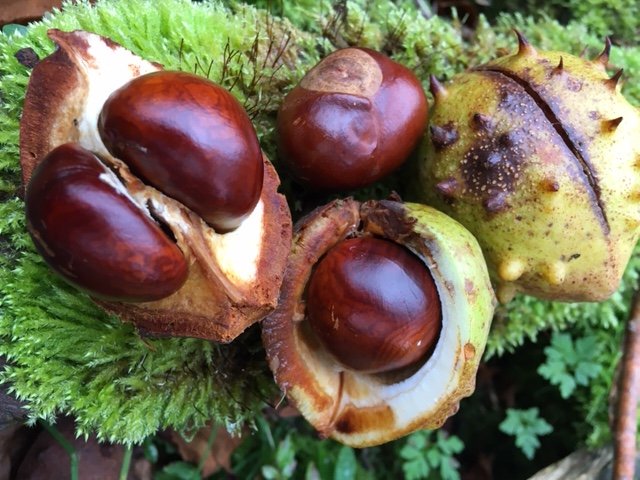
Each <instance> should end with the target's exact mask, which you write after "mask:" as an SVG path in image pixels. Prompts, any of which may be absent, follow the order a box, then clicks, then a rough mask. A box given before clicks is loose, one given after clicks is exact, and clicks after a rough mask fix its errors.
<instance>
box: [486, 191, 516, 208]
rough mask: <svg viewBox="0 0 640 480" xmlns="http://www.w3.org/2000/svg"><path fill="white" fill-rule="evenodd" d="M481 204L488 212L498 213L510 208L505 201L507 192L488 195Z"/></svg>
mask: <svg viewBox="0 0 640 480" xmlns="http://www.w3.org/2000/svg"><path fill="white" fill-rule="evenodd" d="M482 206H483V207H484V209H485V210H486V211H487V212H488V213H500V212H503V211H505V210H508V209H509V208H510V205H509V204H508V203H507V193H506V192H500V193H497V194H495V195H493V196H491V197H488V198H486V199H485V200H484V202H483V203H482Z"/></svg>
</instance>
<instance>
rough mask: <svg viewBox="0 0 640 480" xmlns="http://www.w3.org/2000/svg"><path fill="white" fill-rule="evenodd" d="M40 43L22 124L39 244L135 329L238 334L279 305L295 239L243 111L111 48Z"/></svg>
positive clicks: (69, 40)
mask: <svg viewBox="0 0 640 480" xmlns="http://www.w3.org/2000/svg"><path fill="white" fill-rule="evenodd" d="M49 36H50V37H51V38H52V39H53V40H54V41H55V42H56V43H57V44H58V46H59V49H58V50H57V51H56V52H55V53H53V54H52V55H51V56H49V57H47V58H45V59H43V60H42V61H41V62H40V63H39V64H38V65H37V66H36V68H35V69H34V71H33V73H32V76H31V79H30V82H29V87H28V90H27V95H26V98H25V106H24V112H23V116H22V121H21V127H20V161H21V165H22V170H23V178H24V182H25V185H26V203H27V220H28V224H29V229H30V232H31V234H32V237H33V239H34V243H35V244H36V247H37V248H38V249H39V250H40V252H41V253H42V254H43V256H44V258H45V260H47V262H48V263H49V264H50V265H51V266H52V267H53V268H54V269H55V270H56V271H58V272H59V273H61V274H62V275H63V276H64V277H65V278H66V279H67V280H68V281H70V282H71V283H73V284H75V285H76V286H78V287H80V288H82V289H85V290H87V291H88V292H89V293H90V294H91V295H92V296H93V297H94V300H95V301H96V302H97V303H98V304H100V305H101V306H103V307H104V308H105V309H107V310H109V311H112V312H115V313H117V314H118V315H120V316H121V318H123V319H125V320H129V321H132V322H134V323H135V324H136V325H137V326H138V327H139V328H140V329H141V330H143V331H145V332H149V333H154V334H163V335H183V336H197V337H203V338H208V339H212V340H217V341H225V342H226V341H230V340H232V339H234V338H235V337H236V336H237V335H239V334H240V333H241V332H242V331H243V330H244V329H245V328H247V327H248V326H249V325H251V324H252V323H254V322H256V321H258V320H260V319H262V318H263V317H264V315H265V314H267V313H268V312H269V311H271V310H272V309H273V308H274V307H275V305H276V302H277V296H278V291H279V287H280V283H281V281H282V275H283V271H284V268H285V264H286V256H287V254H288V251H289V247H290V239H291V217H290V213H289V210H288V208H287V204H286V200H285V198H284V197H283V196H282V195H280V194H278V193H277V188H278V184H279V179H278V176H277V174H276V172H275V170H274V169H273V166H272V165H271V163H270V162H269V161H268V159H267V158H266V157H265V156H264V155H263V154H262V152H261V151H260V147H259V144H258V140H257V137H256V134H255V131H254V129H253V126H252V125H251V122H250V120H249V118H248V116H247V115H246V113H245V112H244V111H243V109H242V107H241V106H240V105H239V104H238V102H237V101H236V100H235V99H233V97H232V96H231V94H230V93H229V92H226V91H225V90H223V89H222V88H220V87H219V86H217V85H215V84H213V83H211V82H209V81H208V80H206V79H203V78H200V77H197V76H195V75H192V74H187V73H182V72H165V71H162V70H161V66H160V65H157V64H153V63H150V62H147V61H145V60H143V59H141V58H139V57H137V56H135V55H133V54H132V53H131V52H129V51H128V50H126V49H124V48H123V47H121V46H119V45H117V44H115V43H114V42H112V41H111V40H109V39H106V38H104V37H101V36H98V35H94V34H90V33H87V32H83V31H76V32H70V33H65V32H61V31H58V30H50V31H49ZM98 119H100V121H99V122H98ZM103 140H104V143H103ZM39 164H40V165H39ZM126 302H136V303H126Z"/></svg>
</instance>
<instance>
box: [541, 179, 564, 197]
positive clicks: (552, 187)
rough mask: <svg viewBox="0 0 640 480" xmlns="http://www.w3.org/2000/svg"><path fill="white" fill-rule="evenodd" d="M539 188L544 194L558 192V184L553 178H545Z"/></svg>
mask: <svg viewBox="0 0 640 480" xmlns="http://www.w3.org/2000/svg"><path fill="white" fill-rule="evenodd" d="M540 188H541V189H542V191H544V192H549V193H555V192H558V191H560V183H559V182H558V180H556V179H554V178H545V179H544V180H542V182H541V183H540Z"/></svg>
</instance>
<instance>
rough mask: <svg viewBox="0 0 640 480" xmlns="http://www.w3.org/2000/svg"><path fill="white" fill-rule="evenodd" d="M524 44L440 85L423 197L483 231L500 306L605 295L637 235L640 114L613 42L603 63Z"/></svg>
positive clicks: (435, 89) (425, 152)
mask: <svg viewBox="0 0 640 480" xmlns="http://www.w3.org/2000/svg"><path fill="white" fill-rule="evenodd" d="M518 40H519V49H518V51H517V52H516V53H515V54H512V55H509V56H506V57H502V58H498V59H497V60H494V61H492V62H489V63H487V64H485V65H481V66H478V67H475V68H471V69H470V70H468V71H466V72H464V73H462V74H459V75H458V76H456V77H454V78H453V80H452V81H451V82H450V83H449V84H448V85H446V86H444V85H442V84H440V83H439V82H438V81H437V80H436V79H435V78H434V77H432V78H431V92H432V94H433V97H434V104H433V108H432V110H431V119H430V122H431V125H430V127H429V129H428V132H427V135H426V136H425V141H424V142H423V149H422V155H421V156H422V159H421V161H420V166H419V177H420V181H419V184H420V187H419V198H420V199H422V200H424V201H426V202H427V203H430V204H432V205H434V206H436V207H438V208H440V209H441V210H442V211H444V212H446V213H447V214H449V215H451V216H452V217H454V218H455V219H456V220H458V221H460V222H461V223H462V224H463V225H465V226H466V227H467V228H468V229H469V230H470V231H471V232H472V233H473V234H474V235H475V236H476V238H477V239H478V241H479V243H480V245H481V247H482V249H483V251H484V254H485V257H486V259H487V262H488V264H489V269H490V271H491V274H492V276H493V279H494V281H495V282H496V283H497V285H498V296H499V298H500V299H501V300H503V301H508V300H509V299H510V298H511V297H512V296H513V295H514V294H515V293H516V292H518V291H520V292H524V293H527V294H531V295H535V296H538V297H541V298H548V299H555V300H568V301H598V300H603V299H606V298H607V297H608V296H610V295H611V294H612V293H613V292H614V291H615V290H616V288H617V286H618V284H619V282H620V278H621V276H622V273H623V271H624V268H625V266H626V264H627V262H628V259H629V256H630V254H631V251H632V249H633V247H634V245H635V244H636V242H637V240H638V232H639V229H638V226H639V225H640V210H639V209H638V206H639V205H640V204H639V199H640V195H639V194H640V141H639V139H640V114H639V112H638V109H636V108H635V107H633V106H632V105H630V104H629V103H628V102H627V101H626V100H625V98H624V97H623V96H622V94H621V93H620V85H619V80H620V78H621V73H622V72H621V71H617V72H615V73H613V74H612V75H610V74H608V73H607V67H608V61H609V52H610V49H611V43H610V42H609V41H608V40H607V41H606V44H605V48H604V50H603V51H602V53H601V54H600V55H599V56H598V57H597V58H596V59H594V60H585V59H582V58H579V57H576V56H573V55H570V54H568V53H564V52H544V51H538V50H536V49H535V48H534V47H533V46H532V45H531V44H530V43H529V42H528V41H527V40H526V38H524V36H522V35H521V34H518Z"/></svg>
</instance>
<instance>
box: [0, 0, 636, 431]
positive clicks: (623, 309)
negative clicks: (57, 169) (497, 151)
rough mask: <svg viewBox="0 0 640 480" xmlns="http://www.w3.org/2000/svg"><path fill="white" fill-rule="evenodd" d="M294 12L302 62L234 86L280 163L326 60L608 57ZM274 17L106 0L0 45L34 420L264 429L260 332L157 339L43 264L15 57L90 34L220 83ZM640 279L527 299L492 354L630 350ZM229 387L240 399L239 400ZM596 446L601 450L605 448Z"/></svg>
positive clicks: (588, 42) (10, 347)
mask: <svg viewBox="0 0 640 480" xmlns="http://www.w3.org/2000/svg"><path fill="white" fill-rule="evenodd" d="M275 3H278V2H265V3H264V5H268V4H271V5H273V4H275ZM283 7H284V10H283V13H284V14H285V15H286V16H288V17H289V20H290V21H291V23H292V25H290V26H288V27H286V28H276V29H275V32H276V34H277V33H278V32H279V33H280V34H282V33H283V30H287V31H289V32H291V33H292V35H294V36H295V39H294V40H292V41H291V43H293V44H295V46H296V48H297V51H296V55H295V62H294V61H292V60H291V59H290V61H288V62H287V63H286V64H285V66H283V67H282V68H280V69H278V71H277V72H276V74H275V79H274V80H273V81H271V80H269V79H270V77H271V73H272V71H271V72H269V71H268V70H269V69H267V74H266V75H265V76H264V77H263V80H264V81H262V82H261V83H260V85H259V86H258V88H257V89H253V92H251V91H250V89H248V88H247V87H248V85H247V84H248V83H249V82H250V79H251V78H252V72H253V64H252V62H251V61H250V59H249V57H248V56H247V55H243V56H240V57H234V58H235V60H233V62H232V64H233V65H232V67H233V68H232V70H233V72H235V73H233V74H232V75H231V76H229V77H227V78H228V80H227V82H228V83H226V85H227V86H231V85H232V83H233V81H234V80H235V78H237V77H238V72H239V71H242V72H244V73H243V76H244V81H240V82H239V83H237V84H236V86H235V87H234V88H233V90H232V91H233V92H234V94H236V95H237V96H238V97H239V98H240V99H241V100H242V101H244V100H245V99H246V97H250V98H249V100H248V101H249V102H256V101H257V102H258V104H257V106H255V108H254V110H255V112H256V117H255V119H256V124H257V128H258V132H259V135H260V136H261V140H262V144H263V148H265V150H266V151H267V152H268V153H269V155H270V157H271V158H272V159H275V160H276V161H277V158H275V157H274V155H273V153H274V147H273V145H274V142H273V123H274V122H273V120H274V113H275V110H276V109H277V107H278V105H279V99H280V98H282V95H284V94H285V93H286V92H287V91H288V89H289V88H291V87H292V86H293V85H294V84H295V83H296V82H297V80H298V79H299V78H300V77H301V76H302V75H303V73H304V71H305V69H306V68H308V67H309V66H310V65H312V64H314V63H315V62H316V61H317V60H318V59H319V58H320V56H321V55H322V53H323V52H326V51H328V50H331V49H333V48H335V46H338V45H340V44H341V43H342V44H344V43H347V44H350V43H351V44H353V43H359V44H360V45H362V46H368V47H371V48H376V49H382V50H384V51H385V52H386V53H388V54H390V55H391V56H392V57H393V58H394V59H395V60H397V61H400V62H403V63H405V64H407V65H408V66H410V67H411V68H413V69H414V70H415V71H416V73H417V74H418V75H419V76H420V77H421V78H422V79H423V80H424V82H425V86H426V80H427V77H428V74H431V73H432V74H434V75H436V76H437V77H438V78H439V79H442V80H447V79H449V78H451V77H452V76H453V75H454V74H456V73H458V72H460V71H462V70H464V69H465V68H466V67H468V66H469V65H472V64H478V63H483V62H486V61H488V60H489V59H491V58H494V57H495V56H496V53H500V52H503V53H505V52H508V51H511V49H512V48H513V46H514V42H513V38H512V32H511V29H512V28H513V27H514V26H515V27H517V28H518V29H520V30H522V31H523V32H524V33H525V34H526V35H527V36H528V38H529V40H530V41H531V42H532V43H534V44H535V45H537V46H539V47H540V48H541V49H547V50H552V49H555V50H565V51H574V52H576V51H580V50H582V48H583V47H588V52H589V53H590V54H591V55H594V54H596V53H598V52H599V51H600V50H601V49H602V38H601V37H600V36H596V35H594V34H593V33H592V32H590V31H589V30H588V28H587V27H585V26H584V25H581V24H578V23H573V24H570V25H568V26H565V25H561V24H560V23H558V22H556V21H554V20H551V19H548V18H544V17H542V18H538V19H536V20H533V19H531V18H525V17H521V16H517V15H515V16H514V15H502V16H500V17H498V19H497V23H496V24H495V25H491V26H490V25H489V24H488V22H487V21H485V20H484V19H480V25H479V27H478V30H477V34H476V36H475V38H473V39H471V41H465V40H464V39H463V35H462V29H461V26H460V24H459V22H457V21H456V20H455V19H454V21H453V22H450V21H446V20H443V19H441V18H439V17H437V16H433V17H431V18H429V19H426V18H424V17H422V16H421V15H420V13H419V12H417V11H416V10H415V3H414V2H409V1H406V2H400V3H397V4H396V3H394V2H391V1H387V0H378V1H375V2H368V1H365V0H358V1H352V2H347V9H346V12H345V16H343V17H341V16H340V15H337V14H336V11H335V10H334V9H333V8H332V6H331V2H328V1H326V0H324V1H321V2H313V1H304V2H283ZM274 8H275V13H278V9H277V8H276V7H274ZM229 9H233V13H229ZM345 18H346V20H345ZM266 19H267V17H266V16H265V12H264V11H260V10H256V9H254V8H252V7H246V6H242V5H241V4H240V3H239V2H234V3H233V4H232V5H231V6H230V7H226V8H225V7H222V6H220V5H219V4H217V3H210V4H209V3H204V4H197V3H191V2H188V1H186V0H161V1H158V2H155V1H151V0H130V1H127V2H117V1H115V0H103V1H101V2H98V5H97V6H96V7H95V8H93V7H91V6H89V5H88V3H87V2H81V3H79V4H77V5H65V8H64V12H62V13H60V12H55V14H54V15H53V17H51V18H47V19H46V20H45V21H44V22H43V23H37V24H34V25H33V26H31V27H29V29H28V31H27V34H26V35H25V36H13V37H7V36H3V35H0V96H1V99H2V101H1V102H0V334H1V335H2V337H3V338H2V342H1V343H0V353H3V354H5V355H8V356H9V357H10V358H11V367H10V368H9V369H7V370H6V371H5V372H4V373H3V374H2V377H1V379H2V381H3V382H7V383H8V384H9V385H10V386H11V388H12V389H13V391H14V392H15V393H16V395H18V396H20V397H21V398H23V399H25V400H26V402H27V403H28V406H29V415H30V418H31V419H32V420H35V419H36V418H49V419H51V418H52V417H53V416H54V415H55V414H57V413H59V412H64V413H69V414H72V415H74V416H75V417H76V418H78V420H79V431H80V433H84V434H87V433H89V432H91V431H97V433H98V434H99V435H100V437H101V438H107V439H112V440H116V441H120V442H138V441H140V440H141V439H142V438H143V437H144V436H145V435H147V434H149V433H152V432H154V431H155V430H157V429H159V428H164V427H166V426H174V427H176V428H178V429H180V430H185V429H189V428H191V427H196V426H198V425H201V424H202V423H203V422H204V421H206V420H207V419H209V418H214V419H215V420H217V421H221V422H226V423H227V424H228V425H229V426H233V425H235V424H236V422H241V421H242V420H244V419H251V418H252V416H253V415H255V413H256V412H257V411H258V410H259V407H260V406H261V401H262V399H263V398H264V395H262V394H259V393H258V392H260V391H262V392H263V393H265V394H269V393H270V392H272V390H271V388H272V386H271V378H270V375H269V374H268V373H267V371H266V365H265V363H264V360H263V352H262V351H261V347H260V346H259V345H258V344H257V342H256V341H255V340H256V339H255V338H254V337H252V336H251V335H249V337H248V338H245V339H242V340H241V341H240V342H239V344H238V345H235V344H234V345H232V346H229V347H215V346H212V345H211V344H209V343H207V342H203V341H199V340H180V339H174V340H167V339H158V340H146V341H142V340H141V339H140V338H139V337H138V336H137V335H136V333H135V332H134V331H133V330H132V329H131V328H130V327H128V326H126V325H122V324H121V323H120V322H119V321H118V320H117V319H114V318H111V317H107V316H106V315H104V314H103V313H102V312H101V311H100V310H98V309H97V308H95V307H94V306H93V304H92V303H91V302H90V301H89V300H88V299H87V298H86V297H84V296H82V295H79V294H77V293H76V292H75V291H74V290H71V289H69V288H68V287H67V286H66V285H65V284H63V283H61V282H60V281H58V280H57V279H56V278H55V277H54V276H53V275H52V274H51V273H50V272H49V271H48V269H46V268H45V267H44V265H43V264H42V263H41V262H40V260H39V259H38V258H37V257H36V256H35V255H34V254H33V250H32V246H31V240H30V239H29V237H28V235H27V234H26V232H25V229H24V216H23V212H22V209H23V204H22V201H21V200H20V199H19V198H17V193H18V191H19V177H20V172H19V164H18V125H19V116H20V111H21V107H22V99H23V96H24V91H25V88H26V84H27V81H28V73H29V72H28V69H26V68H25V67H23V66H21V65H20V64H18V62H17V61H16V60H15V58H14V53H15V52H16V51H17V50H18V49H19V48H22V47H27V46H28V47H32V48H34V49H35V50H36V52H37V53H38V54H39V55H41V56H44V55H46V54H48V53H50V52H51V49H52V48H53V46H52V44H51V43H50V41H49V40H48V39H47V38H46V35H45V32H46V30H47V29H48V28H50V27H57V28H61V29H73V28H84V29H87V30H91V31H95V32H97V33H100V34H103V35H107V36H109V37H112V38H113V39H114V40H115V41H117V42H120V43H122V44H123V45H124V46H125V47H127V48H130V49H132V50H133V51H134V52H136V53H138V54H140V55H141V56H143V57H144V58H147V59H150V60H155V61H159V62H161V63H164V64H165V65H166V66H167V67H168V68H182V69H184V70H190V71H193V70H194V69H195V68H196V67H195V66H196V64H198V63H199V64H200V65H201V66H200V67H199V68H198V72H199V73H202V72H203V71H204V70H208V67H209V62H210V61H211V60H214V64H213V66H212V72H213V74H212V75H211V77H212V79H214V80H215V79H216V76H217V75H219V74H220V69H221V68H222V67H221V66H222V62H221V58H223V56H224V46H225V44H226V41H227V38H229V40H230V44H231V46H232V47H233V48H235V49H239V50H241V51H243V52H245V53H246V52H247V51H249V50H250V49H251V45H252V44H253V40H254V38H255V33H256V26H258V27H259V28H260V31H261V32H262V34H261V37H260V38H262V39H263V40H264V39H267V38H268V37H269V35H268V33H267V32H268V28H267V27H266ZM303 30H304V31H306V32H307V33H302V31H303ZM183 39H184V41H183ZM631 40H633V39H629V42H628V44H629V45H632V44H633V42H632V41H631ZM181 44H182V50H181V48H180V45H181ZM180 52H182V53H180ZM611 63H612V64H613V65H616V66H618V67H624V68H625V76H627V77H628V78H636V79H637V78H639V77H640V46H637V45H636V46H626V47H622V48H614V50H613V52H612V56H611ZM240 85H243V86H244V88H240ZM623 92H624V93H625V94H626V95H627V97H628V98H629V99H630V100H631V101H632V102H633V103H635V104H636V105H638V104H640V82H627V83H626V84H625V85H624V88H623ZM251 105H256V104H255V103H250V104H249V106H251ZM403 179H404V177H403V175H402V173H401V174H398V175H395V176H394V177H393V178H392V179H390V180H388V181H386V182H384V183H381V184H378V185H375V186H373V187H371V188H368V189H363V190H361V191H358V192H356V194H357V196H358V197H359V198H362V199H366V198H383V197H384V196H386V195H387V194H388V192H389V191H390V190H391V189H399V193H401V194H402V193H404V192H403V190H402V186H403ZM283 183H284V189H285V192H286V193H287V194H289V197H290V199H289V200H290V203H291V205H292V207H294V214H298V215H299V214H300V212H301V211H304V209H305V207H308V205H304V201H305V200H306V199H305V198H303V199H302V200H300V197H299V196H294V195H293V194H294V193H295V194H298V193H299V192H296V191H295V190H294V189H293V187H292V185H291V184H290V182H289V181H288V179H287V178H286V176H284V175H283ZM638 268H640V255H639V254H636V255H635V256H634V257H633V258H632V261H631V264H630V266H629V268H628V269H627V274H626V275H625V277H624V280H623V284H622V287H621V289H620V290H619V291H618V293H616V294H614V296H613V297H612V299H611V300H609V301H607V302H604V303H602V304H557V303H552V302H541V301H538V300H534V299H531V298H529V297H524V296H521V297H518V298H516V300H514V301H513V302H511V303H510V304H509V305H507V306H506V307H504V309H503V310H501V311H500V312H499V315H498V317H497V318H496V320H495V321H494V328H493V331H492V334H491V335H490V338H489V343H488V347H487V353H488V354H489V355H497V354H502V353H504V352H508V351H511V350H513V349H515V348H517V347H518V346H519V345H521V344H522V343H523V342H525V341H526V340H528V339H535V338H536V336H537V335H538V333H539V332H540V331H543V330H545V329H549V328H553V329H565V328H568V329H572V330H574V331H576V332H578V333H579V332H580V331H582V330H584V328H589V329H591V332H593V331H596V332H597V335H598V338H601V339H602V342H603V343H604V342H606V344H607V348H606V349H605V351H607V352H616V351H617V350H618V341H619V338H620V336H621V334H622V331H623V325H624V319H625V317H626V314H627V312H628V305H629V297H630V294H631V292H632V290H633V289H634V288H635V285H636V284H637V282H638V274H637V270H638ZM507 317H509V318H510V319H511V321H507V320H506V318H507ZM585 325H587V327H585ZM616 359H617V357H616V356H615V355H613V354H610V355H608V356H607V357H606V358H603V361H607V362H608V363H607V365H605V366H604V368H603V374H602V375H601V377H599V378H598V379H596V380H594V382H593V387H591V388H592V391H593V392H594V394H593V396H598V398H600V399H601V400H602V398H604V400H602V401H600V400H599V401H598V402H595V401H592V402H591V403H590V404H589V405H587V402H586V401H585V405H586V407H585V411H587V413H588V415H589V420H590V422H592V423H594V424H596V425H600V426H602V428H600V430H599V431H603V429H605V427H606V395H604V397H603V395H602V392H606V391H607V390H608V387H609V385H610V382H611V376H610V375H609V374H610V373H611V371H612V370H613V368H614V367H615V361H616ZM237 361H239V363H238V362H237ZM216 368H218V369H224V368H229V369H230V370H228V371H227V375H228V377H227V378H223V379H221V378H220V377H216V378H211V377H212V375H211V374H212V373H213V372H214V371H215V369H216ZM238 368H244V369H245V371H244V372H241V371H240V370H238ZM221 382H224V383H223V384H221ZM225 388H226V389H227V390H225ZM229 390H231V391H232V392H235V393H233V395H230V394H229ZM596 390H597V391H596ZM598 392H600V393H598ZM588 394H589V393H587V394H585V396H587V395H588ZM232 396H233V397H234V398H231V397H232ZM134 400H135V401H134ZM587 407H588V408H587ZM596 433H597V432H596ZM596 433H594V435H595V436H594V441H602V440H603V439H604V438H605V437H606V435H604V434H603V435H600V436H598V435H596Z"/></svg>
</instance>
